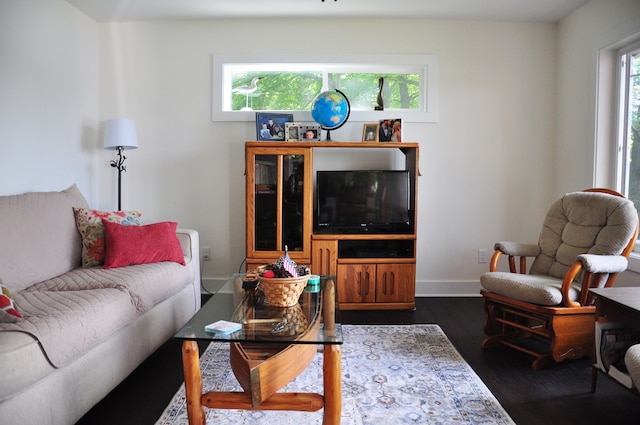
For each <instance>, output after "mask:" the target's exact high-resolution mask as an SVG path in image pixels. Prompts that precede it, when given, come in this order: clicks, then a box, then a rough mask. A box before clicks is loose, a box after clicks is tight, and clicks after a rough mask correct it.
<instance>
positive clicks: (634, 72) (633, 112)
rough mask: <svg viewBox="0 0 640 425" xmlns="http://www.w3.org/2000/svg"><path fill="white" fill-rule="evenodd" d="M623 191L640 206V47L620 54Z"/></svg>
mask: <svg viewBox="0 0 640 425" xmlns="http://www.w3.org/2000/svg"><path fill="white" fill-rule="evenodd" d="M620 83H621V84H620V103H619V104H620V117H621V119H620V129H619V131H618V133H619V134H620V136H621V137H620V143H621V145H622V146H621V149H620V150H621V152H622V153H623V154H622V155H621V164H620V171H621V175H622V191H623V192H624V194H625V195H627V197H628V198H629V199H631V200H632V201H633V202H634V203H635V204H636V205H640V138H639V136H640V133H639V132H640V113H639V111H640V49H636V50H633V51H631V52H629V53H624V54H622V55H621V57H620Z"/></svg>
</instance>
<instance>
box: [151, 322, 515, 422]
mask: <svg viewBox="0 0 640 425" xmlns="http://www.w3.org/2000/svg"><path fill="white" fill-rule="evenodd" d="M342 329H343V333H344V345H343V346H342V421H341V424H342V425H356V424H357V425H361V424H371V425H374V424H375V425H384V424H439V425H440V424H514V422H513V421H512V420H511V418H510V417H509V415H508V414H507V412H506V411H505V410H504V409H503V408H502V406H501V405H500V404H499V403H498V401H497V400H496V398H495V397H494V396H493V394H491V392H490V391H489V390H488V389H487V387H486V386H485V385H484V383H483V382H482V381H481V380H480V378H479V377H478V376H477V375H476V374H475V372H474V371H473V369H471V367H470V366H469V365H468V364H467V363H466V362H465V361H464V359H463V358H462V356H460V354H459V353H458V351H457V350H456V349H455V347H454V346H453V345H452V344H451V342H450V341H449V339H448V338H447V336H446V335H445V334H444V332H442V329H440V327H439V326H438V325H411V326H356V325H343V327H342ZM201 368H202V376H203V388H204V390H205V391H242V389H241V388H240V386H239V384H238V383H237V381H236V379H235V376H234V375H233V372H231V369H230V367H229V346H228V344H226V343H212V344H211V345H209V347H208V348H207V349H206V351H205V352H204V353H203V355H202V358H201ZM282 391H288V392H293V391H302V392H315V393H320V394H322V354H321V353H319V354H318V355H317V356H316V358H315V359H314V361H313V362H312V363H311V365H310V366H309V367H308V368H307V369H306V370H305V371H304V372H303V373H302V374H301V375H300V376H298V377H297V378H296V379H295V380H294V381H293V382H291V383H290V384H289V385H287V386H286V387H285V388H284V389H283V390H282ZM184 401H185V395H184V385H182V386H181V388H180V389H179V390H178V392H177V393H176V395H175V396H174V398H173V400H172V401H171V403H170V404H169V406H168V407H167V408H166V409H165V411H164V413H163V414H162V416H161V418H160V419H159V420H158V422H157V423H156V425H183V424H184V425H186V424H187V423H188V421H187V413H186V407H185V402H184ZM205 412H206V415H207V423H211V424H230V425H231V424H233V425H239V424H246V425H262V424H264V425H273V424H279V425H308V424H321V423H322V410H319V411H318V412H311V413H309V412H289V411H239V410H218V409H208V408H205Z"/></svg>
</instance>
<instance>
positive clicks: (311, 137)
mask: <svg viewBox="0 0 640 425" xmlns="http://www.w3.org/2000/svg"><path fill="white" fill-rule="evenodd" d="M321 133H322V129H321V128H320V126H319V125H301V126H300V132H299V134H300V141H305V142H319V141H320V140H321V137H322V134H321Z"/></svg>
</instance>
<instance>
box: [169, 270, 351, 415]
mask: <svg viewBox="0 0 640 425" xmlns="http://www.w3.org/2000/svg"><path fill="white" fill-rule="evenodd" d="M243 276H244V275H243V274H234V275H232V276H231V277H230V278H229V280H228V281H227V282H226V283H225V284H224V285H223V286H222V288H221V289H220V290H219V291H218V292H216V294H215V295H213V296H212V297H211V299H210V300H209V301H208V302H207V303H206V304H205V305H204V306H202V308H201V309H200V310H199V311H198V312H197V313H196V314H195V315H194V316H193V317H192V318H191V320H189V322H187V324H186V325H185V326H184V327H183V328H182V329H180V330H179V331H178V333H177V334H176V335H175V338H177V339H181V340H183V343H182V362H183V368H184V382H185V392H186V403H187V413H188V416H189V424H190V425H195V424H197V425H202V424H205V422H206V416H205V413H204V407H209V408H215V409H245V410H299V411H316V410H320V409H321V408H323V407H324V416H323V424H325V425H333V424H339V423H340V415H341V410H342V377H341V345H342V326H341V324H340V323H339V317H338V316H339V310H338V308H337V300H336V295H335V294H336V290H335V283H334V279H333V277H332V276H321V279H320V286H319V287H317V286H315V287H314V286H307V288H305V291H304V292H303V293H302V295H301V296H300V300H299V303H298V304H296V305H295V306H293V307H286V308H285V307H273V306H270V305H269V304H268V301H267V300H265V297H264V294H263V293H262V291H260V290H259V286H258V289H256V290H245V289H243V288H242V278H243ZM218 320H226V321H231V322H235V323H239V324H241V325H242V326H241V328H240V329H239V330H237V331H235V332H232V333H229V334H223V333H214V332H209V331H206V330H205V326H207V325H209V324H211V323H214V322H217V321H218ZM198 341H210V342H213V341H219V342H228V343H229V354H230V356H229V357H230V367H231V369H232V370H233V373H234V375H235V376H236V378H237V379H238V382H239V383H240V386H241V387H242V388H243V390H244V391H242V392H204V393H203V388H202V374H201V370H200V358H199V350H198ZM318 345H321V346H322V353H323V354H322V355H323V368H322V369H323V381H324V382H323V384H324V394H322V395H321V394H315V393H293V392H278V391H279V390H280V389H281V388H282V387H283V386H285V385H286V384H287V383H289V382H290V381H292V380H293V379H295V377H296V376H298V375H299V374H300V373H301V372H302V371H304V370H305V369H306V368H307V366H308V365H309V364H310V363H311V361H312V360H313V358H314V357H315V356H316V353H317V351H318Z"/></svg>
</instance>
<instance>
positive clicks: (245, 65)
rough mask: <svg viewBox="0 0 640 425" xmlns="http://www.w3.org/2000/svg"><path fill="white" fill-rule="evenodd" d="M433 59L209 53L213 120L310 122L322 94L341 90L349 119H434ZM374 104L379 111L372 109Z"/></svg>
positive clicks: (424, 57)
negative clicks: (284, 117) (290, 117)
mask: <svg viewBox="0 0 640 425" xmlns="http://www.w3.org/2000/svg"><path fill="white" fill-rule="evenodd" d="M437 72H438V71H437V61H436V58H435V56H430V55H348V56H346V55H264V54H256V55H215V56H214V58H213V108H212V110H213V117H212V118H213V120H214V121H253V120H254V119H255V112H256V111H273V112H280V111H282V112H293V113H294V119H295V120H301V121H312V119H311V114H310V109H311V104H312V101H313V99H314V98H315V96H316V95H317V94H318V93H320V92H321V91H323V90H328V89H331V90H333V89H337V90H340V91H342V92H343V93H344V94H345V95H346V97H347V98H348V99H349V102H350V104H351V117H350V120H353V121H376V120H378V119H381V118H384V117H386V116H388V114H389V111H393V112H394V116H398V117H401V118H403V119H404V120H405V121H407V122H435V121H436V120H437V112H438V111H437ZM380 103H382V106H383V108H384V110H383V111H376V110H375V108H376V106H378V105H379V104H380Z"/></svg>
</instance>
